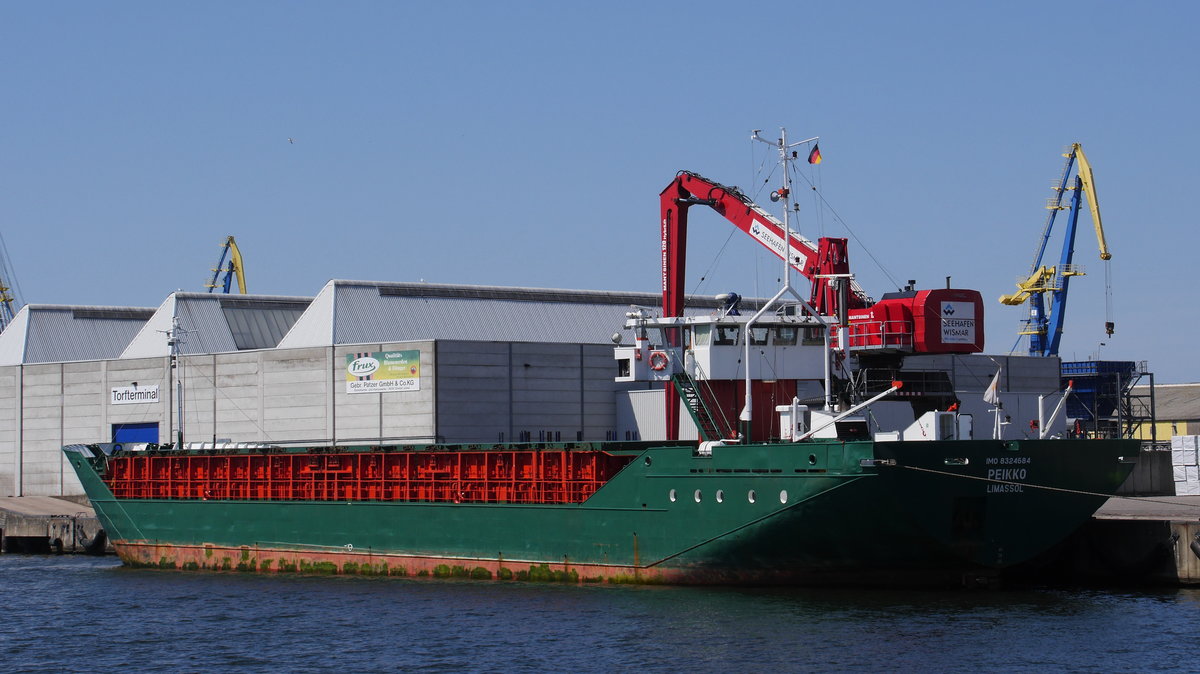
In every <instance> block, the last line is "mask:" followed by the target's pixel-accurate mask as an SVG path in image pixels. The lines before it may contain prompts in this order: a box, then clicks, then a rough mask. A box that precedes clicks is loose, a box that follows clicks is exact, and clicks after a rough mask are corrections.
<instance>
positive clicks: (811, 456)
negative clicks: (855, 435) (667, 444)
mask: <svg viewBox="0 0 1200 674" xmlns="http://www.w3.org/2000/svg"><path fill="white" fill-rule="evenodd" d="M646 463H647V464H648V463H650V458H649V457H647V458H646ZM808 465H810V466H815V465H817V455H816V454H809V455H808Z"/></svg>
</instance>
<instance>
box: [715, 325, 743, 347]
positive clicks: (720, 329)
mask: <svg viewBox="0 0 1200 674" xmlns="http://www.w3.org/2000/svg"><path fill="white" fill-rule="evenodd" d="M739 331H740V328H739V327H738V326H736V325H718V326H717V335H716V338H715V339H714V340H713V344H715V345H716V346H732V345H734V344H737V341H738V332H739Z"/></svg>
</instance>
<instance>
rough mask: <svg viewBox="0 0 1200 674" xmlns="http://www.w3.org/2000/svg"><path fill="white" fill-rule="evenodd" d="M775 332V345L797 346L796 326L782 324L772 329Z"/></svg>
mask: <svg viewBox="0 0 1200 674" xmlns="http://www.w3.org/2000/svg"><path fill="white" fill-rule="evenodd" d="M772 332H774V333H775V346H795V345H796V328H794V327H790V326H782V327H778V328H775V329H774V330H772Z"/></svg>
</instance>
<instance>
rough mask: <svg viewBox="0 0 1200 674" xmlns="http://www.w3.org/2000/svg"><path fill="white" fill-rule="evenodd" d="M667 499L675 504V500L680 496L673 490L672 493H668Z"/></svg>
mask: <svg viewBox="0 0 1200 674" xmlns="http://www.w3.org/2000/svg"><path fill="white" fill-rule="evenodd" d="M667 498H669V499H671V503H674V502H675V499H677V498H679V494H676V493H675V490H674V489H672V490H671V491H670V492H668V493H667Z"/></svg>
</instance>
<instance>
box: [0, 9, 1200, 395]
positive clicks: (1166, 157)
mask: <svg viewBox="0 0 1200 674" xmlns="http://www.w3.org/2000/svg"><path fill="white" fill-rule="evenodd" d="M1198 8H1200V5H1198V4H1197V3H1194V2H1145V3H1132V2H1127V1H1125V2H1109V1H1101V2H1093V3H1088V4H1087V5H1086V6H1080V5H1071V4H1063V3H1060V4H1057V5H1055V4H1047V3H1044V2H1006V3H975V2H907V3H897V2H828V3H813V2H796V1H795V0H790V1H784V2H766V3H762V2H743V3H728V2H705V1H699V2H686V3H679V2H647V1H645V0H643V1H641V2H605V3H595V2H590V3H583V2H453V1H448V2H425V3H413V2H338V3H334V2H268V1H256V2H218V1H214V2H194V3H178V2H176V3H164V2H119V3H118V2H57V3H17V2H9V3H4V4H3V5H0V50H2V52H0V54H2V56H3V65H2V66H0V86H2V87H3V91H4V94H5V96H4V103H3V105H0V193H2V194H3V197H2V198H0V232H2V233H3V237H4V241H5V242H6V244H7V247H8V252H9V255H10V257H11V259H12V263H13V269H14V272H15V280H16V283H17V285H18V286H19V289H20V291H21V294H22V299H23V300H24V301H26V302H33V303H43V304H86V305H122V306H148V307H156V306H158V305H159V304H160V303H161V302H162V300H163V299H164V298H165V297H166V295H167V294H169V293H170V292H172V291H173V290H176V289H185V290H194V291H200V290H203V286H204V284H205V282H206V281H207V280H208V277H209V276H210V275H211V272H210V269H211V268H212V266H213V265H214V264H215V263H216V261H217V257H218V255H219V254H220V249H219V244H220V243H221V242H222V241H223V240H224V238H225V236H226V235H229V234H233V235H235V236H236V237H237V240H238V243H239V244H240V247H241V250H242V253H243V255H244V256H245V261H246V271H247V275H248V285H249V289H250V290H251V291H252V292H255V293H269V294H281V295H298V296H311V295H314V294H315V293H316V292H317V291H318V290H320V288H321V286H322V285H324V283H325V282H326V281H328V280H329V279H331V278H346V279H366V280H379V281H418V280H422V279H423V280H425V281H429V282H440V283H470V284H485V285H513V286H533V287H553V288H584V289H606V290H644V291H656V290H657V289H658V284H659V281H658V275H659V269H658V264H659V263H658V225H657V220H658V193H659V192H660V191H661V190H662V189H663V188H664V187H665V186H666V185H667V184H668V183H669V182H670V180H671V179H672V177H673V176H674V175H675V172H676V171H677V170H680V169H687V170H692V171H696V172H698V173H701V174H704V175H706V176H708V177H710V178H712V179H714V180H717V181H720V182H723V183H726V184H734V185H740V186H742V187H743V188H744V189H746V190H747V191H748V192H750V193H752V194H756V195H758V198H759V199H760V200H761V201H762V202H764V203H767V204H769V202H768V201H767V199H766V197H765V194H766V192H768V191H769V189H763V186H762V185H760V184H759V183H760V182H762V181H763V176H762V174H758V173H757V172H756V169H757V167H758V166H759V165H760V164H761V163H762V161H763V160H764V149H765V146H761V145H760V146H758V147H756V148H752V147H751V143H750V141H749V136H750V130H751V129H763V130H764V135H767V136H770V137H774V136H775V135H777V134H778V129H779V127H781V126H782V127H787V129H788V133H789V134H790V136H791V137H792V138H793V139H801V138H806V137H809V136H820V137H821V140H820V146H821V151H822V154H823V155H824V162H823V163H822V164H821V165H820V166H819V168H818V169H817V170H815V171H811V172H810V170H809V167H808V166H807V165H805V166H803V167H802V173H804V175H805V176H807V177H809V178H810V179H811V180H813V181H814V182H816V184H817V185H819V186H820V188H821V194H822V195H823V197H824V199H825V200H826V201H827V202H828V203H829V204H830V205H832V207H833V209H835V210H836V214H837V216H840V218H839V217H834V215H833V211H830V210H828V209H824V208H817V207H816V205H815V203H814V200H813V199H812V198H811V191H810V193H809V194H808V195H805V196H804V197H802V200H801V202H800V203H801V213H800V216H799V227H800V229H801V231H802V232H803V233H804V234H806V235H808V236H810V237H812V238H815V237H817V236H821V235H829V236H850V237H851V243H850V256H851V265H852V268H853V270H854V271H855V273H856V274H857V276H858V279H859V281H860V283H861V284H862V285H863V286H865V288H866V289H867V290H868V291H869V292H870V293H871V294H873V295H876V296H878V295H879V294H881V293H883V292H886V291H888V290H893V289H895V286H896V284H898V283H899V284H903V283H904V282H905V281H906V280H907V279H916V280H917V282H918V286H920V287H940V286H942V285H944V283H945V277H946V276H952V277H953V282H954V285H955V286H957V287H966V288H975V289H978V290H980V291H981V292H982V293H983V295H984V297H985V299H986V301H987V304H986V308H987V341H988V344H987V347H988V348H987V350H988V351H989V352H993V353H995V352H1000V353H1007V352H1008V351H1009V350H1010V349H1011V348H1012V347H1013V345H1014V343H1015V341H1016V328H1017V324H1018V322H1019V320H1020V319H1021V318H1023V317H1024V314H1025V310H1024V309H1023V308H1012V307H1005V306H1002V305H1000V304H999V303H998V302H997V301H996V298H997V297H998V296H999V295H1001V294H1003V293H1007V292H1011V290H1012V289H1013V282H1014V281H1015V279H1016V278H1017V277H1018V276H1020V275H1023V274H1027V273H1028V271H1029V266H1030V263H1031V262H1032V258H1033V254H1034V252H1035V247H1036V244H1037V241H1038V238H1039V236H1040V233H1041V229H1042V224H1043V221H1044V219H1045V210H1044V206H1045V200H1046V198H1047V197H1049V196H1050V195H1051V192H1050V189H1049V186H1050V184H1051V183H1052V182H1053V181H1054V179H1055V178H1057V177H1058V174H1059V172H1060V170H1061V167H1062V163H1063V159H1062V157H1061V156H1060V154H1061V152H1062V151H1063V149H1064V147H1065V146H1067V145H1069V144H1070V143H1072V142H1080V143H1082V144H1083V147H1084V149H1085V151H1086V152H1087V154H1088V158H1089V159H1090V160H1091V162H1092V164H1093V167H1094V169H1095V177H1096V184H1097V188H1098V192H1099V196H1100V199H1099V201H1100V205H1101V212H1102V214H1103V216H1104V223H1105V227H1106V230H1105V231H1106V234H1107V236H1108V241H1109V246H1110V248H1111V250H1112V252H1113V259H1112V262H1111V276H1112V293H1113V308H1114V312H1115V321H1116V334H1115V335H1114V336H1113V337H1111V338H1108V337H1106V336H1105V335H1104V330H1103V324H1104V321H1105V300H1104V295H1105V293H1104V286H1105V273H1104V265H1103V264H1102V263H1101V262H1100V261H1099V258H1098V255H1097V244H1096V239H1095V236H1094V234H1093V231H1092V229H1091V222H1090V219H1088V218H1087V217H1086V215H1085V216H1084V218H1082V219H1081V229H1080V232H1079V235H1078V238H1077V242H1076V251H1077V252H1076V262H1078V263H1080V264H1082V265H1083V266H1084V268H1085V269H1086V270H1087V271H1088V275H1087V276H1085V277H1082V278H1078V279H1076V280H1075V281H1074V282H1073V286H1072V292H1071V296H1070V305H1069V308H1068V312H1067V319H1066V323H1067V332H1066V335H1065V337H1064V341H1063V347H1062V355H1063V356H1064V358H1066V359H1079V360H1083V359H1091V358H1093V357H1095V356H1096V355H1097V354H1099V356H1100V357H1101V358H1104V359H1119V360H1139V361H1140V360H1146V361H1148V362H1149V365H1150V368H1151V369H1152V370H1153V371H1154V372H1155V374H1156V381H1158V382H1160V383H1161V382H1193V381H1200V359H1198V358H1196V357H1195V350H1196V349H1195V347H1194V346H1193V342H1194V334H1195V333H1196V332H1197V328H1198V327H1200V311H1197V309H1196V307H1195V303H1196V300H1195V291H1196V288H1197V285H1198V284H1197V282H1196V280H1195V278H1196V270H1197V267H1198V266H1200V263H1198V251H1200V245H1197V244H1198V243H1200V235H1198V234H1197V227H1196V219H1197V218H1196V215H1195V209H1194V206H1193V202H1192V199H1191V195H1192V190H1194V189H1196V184H1197V177H1198V176H1197V173H1198V170H1197V168H1196V167H1197V162H1196V158H1195V156H1194V154H1193V153H1194V151H1195V149H1196V148H1197V146H1198V145H1200V142H1198V141H1200V132H1198V131H1197V121H1196V119H1197V107H1198V105H1197V104H1198V102H1200V91H1198V85H1197V82H1198V81H1200V78H1198V77H1197V70H1198V68H1197V66H1198V65H1200V58H1198V57H1200V46H1198V45H1200V41H1198V40H1197V39H1196V38H1195V35H1194V32H1195V28H1196V26H1197V25H1200V9H1198ZM289 138H290V139H293V141H294V142H289ZM756 176H757V177H756ZM777 176H778V173H776V177H777ZM776 182H777V178H776ZM768 187H772V186H771V185H768ZM806 189H807V188H806ZM701 210H703V209H693V213H694V215H693V217H692V229H691V232H692V235H691V241H690V249H689V265H690V273H689V281H688V289H689V291H694V292H701V293H706V294H715V293H719V292H723V291H726V290H735V291H738V292H742V293H743V294H747V295H754V294H756V293H761V294H764V295H769V294H771V292H773V291H774V290H775V287H776V286H775V280H774V279H775V278H776V277H777V276H778V273H777V272H778V268H779V266H778V264H776V263H775V262H774V259H775V258H773V257H770V256H769V254H767V253H766V252H765V250H760V249H759V247H758V246H757V244H755V243H753V242H752V241H751V240H750V239H749V238H747V237H745V236H743V235H741V234H737V235H736V236H733V237H731V236H730V234H731V233H733V232H734V230H733V229H732V228H731V227H730V226H728V225H727V224H726V223H725V221H724V220H722V219H720V218H719V217H718V216H716V215H713V214H711V213H704V214H702V213H701V212H700V211H701ZM843 223H844V224H843ZM847 226H848V227H849V230H850V231H849V232H848V231H847ZM1060 245H1061V244H1060V242H1059V241H1057V240H1056V241H1054V242H1052V243H1051V246H1052V250H1053V253H1052V254H1051V257H1052V258H1057V250H1058V247H1059V246H1060ZM876 261H878V263H879V264H876ZM702 275H703V276H704V280H703V281H701V276H702ZM6 280H7V279H6ZM616 327H617V326H614V329H615V328H616ZM1101 343H1103V346H1101ZM1018 349H1019V351H1020V352H1022V353H1023V352H1024V345H1023V344H1022V345H1021V346H1019V347H1018Z"/></svg>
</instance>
